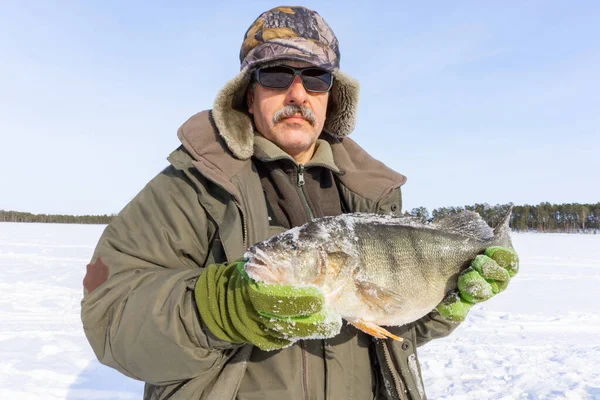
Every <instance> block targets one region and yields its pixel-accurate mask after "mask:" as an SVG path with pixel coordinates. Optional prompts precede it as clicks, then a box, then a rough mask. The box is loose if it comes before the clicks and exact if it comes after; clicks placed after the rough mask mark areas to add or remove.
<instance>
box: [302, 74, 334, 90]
mask: <svg viewBox="0 0 600 400" xmlns="http://www.w3.org/2000/svg"><path fill="white" fill-rule="evenodd" d="M331 80H332V76H331V73H329V72H327V71H325V70H323V69H319V68H308V69H305V70H304V71H302V81H303V82H304V87H305V88H306V90H311V91H313V92H326V91H328V90H329V89H330V88H331Z"/></svg>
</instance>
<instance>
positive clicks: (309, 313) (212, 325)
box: [194, 261, 341, 350]
mask: <svg viewBox="0 0 600 400" xmlns="http://www.w3.org/2000/svg"><path fill="white" fill-rule="evenodd" d="M244 263H245V262H244V261H237V262H234V263H231V264H229V265H221V264H215V265H210V266H208V267H207V268H206V270H205V271H204V272H203V273H202V275H200V277H199V278H198V281H197V283H196V287H195V291H194V292H195V298H196V304H197V306H198V309H199V310H200V315H201V316H202V320H203V321H204V323H205V324H206V326H208V328H209V329H210V331H211V332H212V333H213V334H214V335H215V336H217V337H218V338H220V339H222V340H226V341H228V342H231V343H250V344H253V345H255V346H257V347H259V348H260V349H262V350H275V349H280V348H283V347H287V346H289V345H291V344H292V343H294V342H295V341H297V340H299V339H309V338H327V337H332V336H335V335H336V334H337V333H339V331H340V329H341V318H340V317H339V316H336V315H332V314H329V313H327V312H326V311H325V310H323V305H324V302H325V300H324V298H323V294H322V293H321V292H320V291H319V290H318V289H317V288H314V287H294V286H288V285H268V284H264V283H261V282H256V281H254V280H252V279H251V278H249V277H248V275H247V274H246V272H245V270H244Z"/></svg>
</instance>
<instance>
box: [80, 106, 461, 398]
mask: <svg viewBox="0 0 600 400" xmlns="http://www.w3.org/2000/svg"><path fill="white" fill-rule="evenodd" d="M178 136H179V138H180V140H181V142H182V146H180V147H179V148H178V149H177V150H175V151H174V152H173V153H171V155H170V156H169V158H168V160H169V162H170V166H168V167H167V168H166V169H165V170H164V171H163V172H162V173H160V174H159V175H158V176H156V177H155V178H154V179H152V180H151V181H150V182H149V183H148V185H147V186H146V187H145V188H144V189H143V190H142V191H141V192H140V193H139V194H138V195H137V196H136V197H135V198H134V199H133V200H132V201H131V202H130V203H129V204H128V205H127V206H126V207H125V208H124V209H123V210H122V211H121V212H120V213H119V215H118V216H117V217H116V218H115V219H114V220H113V222H111V223H110V224H109V225H108V226H107V228H106V229H105V231H104V233H103V235H102V237H101V238H100V241H99V243H98V246H97V248H96V250H95V252H94V255H93V257H92V262H91V263H90V265H88V276H86V279H88V278H90V276H91V275H93V274H96V276H98V275H103V274H104V277H103V278H102V280H101V282H104V279H106V281H105V282H104V283H101V284H100V285H99V286H97V285H93V286H89V287H87V286H86V291H85V295H84V299H83V301H82V320H83V326H84V330H85V334H86V336H87V338H88V340H89V342H90V344H91V346H92V348H93V349H94V352H95V354H96V356H97V357H98V359H99V360H100V362H102V363H103V364H106V365H108V366H111V367H113V368H115V369H117V370H119V371H121V372H122V373H123V374H125V375H127V376H130V377H133V378H135V379H139V380H142V381H145V382H146V383H147V384H146V390H145V396H144V398H145V399H235V398H236V393H237V389H238V388H239V386H240V383H241V381H242V378H243V376H244V373H245V370H246V365H247V361H248V359H249V357H250V354H251V352H252V346H251V345H233V344H231V343H228V342H224V341H222V340H219V339H218V338H216V337H215V336H213V335H212V334H211V333H210V331H208V329H207V328H206V327H205V326H204V325H203V323H202V321H201V318H200V316H199V313H198V309H197V307H196V305H195V304H194V295H193V293H194V292H193V290H194V286H195V283H196V279H197V278H198V276H199V275H200V274H201V273H202V272H203V270H204V267H205V266H206V265H208V264H210V263H214V262H223V261H225V260H235V259H238V258H239V257H241V256H242V254H243V253H244V251H245V250H246V249H247V248H248V247H249V246H250V245H252V244H254V243H256V242H258V241H260V240H264V239H266V238H267V237H268V236H269V223H268V212H267V206H266V203H265V197H264V194H263V191H262V187H261V183H260V178H259V176H258V174H257V172H256V169H255V168H254V166H253V163H252V161H251V160H250V159H248V160H240V159H238V158H236V157H234V156H233V155H232V154H231V152H230V151H229V149H228V147H227V144H226V143H225V142H224V140H223V138H222V137H221V136H220V135H219V133H218V132H217V129H216V128H215V125H214V122H213V120H212V117H211V113H210V112H209V111H204V112H202V113H199V114H196V115H194V116H193V117H192V118H190V119H189V120H188V121H187V122H186V123H185V124H184V125H183V126H182V127H181V128H180V129H179V131H178ZM321 138H322V139H324V140H326V141H327V142H329V145H330V146H331V152H332V155H333V159H334V162H335V164H336V165H337V167H338V168H339V172H340V173H338V174H336V179H338V180H339V182H338V184H339V187H340V194H341V196H342V198H343V201H344V204H346V205H347V206H348V207H349V208H350V211H352V212H374V213H393V214H399V213H400V210H401V206H402V204H401V193H400V186H401V185H402V184H403V183H404V182H405V180H406V178H404V177H403V176H402V175H400V174H398V173H396V172H394V171H392V170H390V169H389V168H387V167H386V166H385V165H384V164H382V163H381V162H379V161H377V160H375V159H373V158H372V157H371V156H369V155H368V154H367V153H366V152H365V151H364V150H362V149H361V148H360V147H359V146H358V145H357V144H356V143H355V142H354V141H352V140H351V139H348V138H344V139H335V138H333V137H331V136H329V135H327V134H323V135H322V137H321ZM88 280H89V279H88ZM96 286H97V287H96ZM455 327H456V324H451V323H449V322H446V321H445V320H443V319H442V318H441V317H440V316H439V314H437V313H435V312H432V313H431V314H429V315H427V316H425V317H424V318H422V319H421V320H419V321H416V322H415V323H412V324H409V325H405V326H402V327H394V328H391V329H390V330H391V331H392V332H394V333H395V334H397V335H399V336H402V337H403V338H404V339H405V341H404V342H402V343H400V342H392V341H387V340H381V341H377V342H376V343H375V350H376V351H375V353H376V357H377V360H376V361H375V362H374V363H373V364H375V365H377V366H378V368H380V373H379V376H381V378H382V382H381V388H380V389H379V392H380V394H381V395H380V396H379V397H382V398H390V399H393V398H400V399H422V398H425V393H424V389H423V382H422V379H421V376H420V367H419V363H418V359H417V355H416V347H417V346H420V345H422V344H424V343H426V342H428V341H429V340H431V339H433V338H437V337H441V336H445V335H447V334H448V333H450V332H451V331H452V330H453V329H454V328H455ZM340 362H342V363H351V362H352V360H351V359H349V360H343V359H342V360H340ZM342 365H347V364H342ZM299 367H300V366H299ZM292 372H293V371H290V377H289V381H288V382H286V383H285V384H286V385H288V387H287V388H286V390H288V391H289V395H287V398H288V399H289V400H292V399H296V398H308V397H306V396H308V394H307V393H302V392H303V390H304V389H303V387H302V383H301V382H297V380H296V379H294V378H293V376H292ZM280 374H281V371H280ZM264 379H265V382H267V381H268V379H269V376H265V377H264ZM336 384H339V385H344V384H346V383H345V382H341V381H340V382H339V383H338V382H337V381H336V378H332V382H330V383H329V385H330V386H335V385H336ZM258 389H259V388H257V390H258ZM379 397H378V398H379Z"/></svg>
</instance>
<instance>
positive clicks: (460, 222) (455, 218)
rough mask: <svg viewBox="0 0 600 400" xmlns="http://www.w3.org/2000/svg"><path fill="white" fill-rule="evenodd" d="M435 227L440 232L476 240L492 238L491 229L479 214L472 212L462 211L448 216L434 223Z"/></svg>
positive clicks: (492, 232)
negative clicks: (457, 234)
mask: <svg viewBox="0 0 600 400" xmlns="http://www.w3.org/2000/svg"><path fill="white" fill-rule="evenodd" d="M435 225H436V226H437V227H438V228H440V229H441V230H444V231H448V232H453V233H459V234H461V235H464V236H469V237H473V238H477V239H490V238H492V237H493V236H494V231H493V230H492V228H490V227H489V225H488V224H487V223H486V222H485V221H484V220H483V218H481V216H480V215H479V214H477V213H476V212H473V211H462V212H460V213H458V214H454V215H449V216H447V217H444V218H441V219H440V220H438V221H435Z"/></svg>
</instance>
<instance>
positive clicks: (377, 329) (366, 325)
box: [348, 319, 404, 342]
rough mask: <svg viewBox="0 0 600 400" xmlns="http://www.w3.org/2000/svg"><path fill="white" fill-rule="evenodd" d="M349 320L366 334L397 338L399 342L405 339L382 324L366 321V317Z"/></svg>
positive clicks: (382, 337)
mask: <svg viewBox="0 0 600 400" xmlns="http://www.w3.org/2000/svg"><path fill="white" fill-rule="evenodd" d="M348 322H349V323H350V324H352V325H354V326H355V327H356V328H358V329H360V330H361V331H363V332H365V333H366V334H369V335H371V336H373V337H376V338H379V339H388V338H389V339H394V340H397V341H399V342H403V341H404V339H402V338H401V337H400V336H396V335H394V334H393V333H391V332H390V331H388V330H387V329H385V328H382V327H381V326H379V325H377V324H375V323H373V322H368V321H365V320H364V319H355V320H352V321H348Z"/></svg>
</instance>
